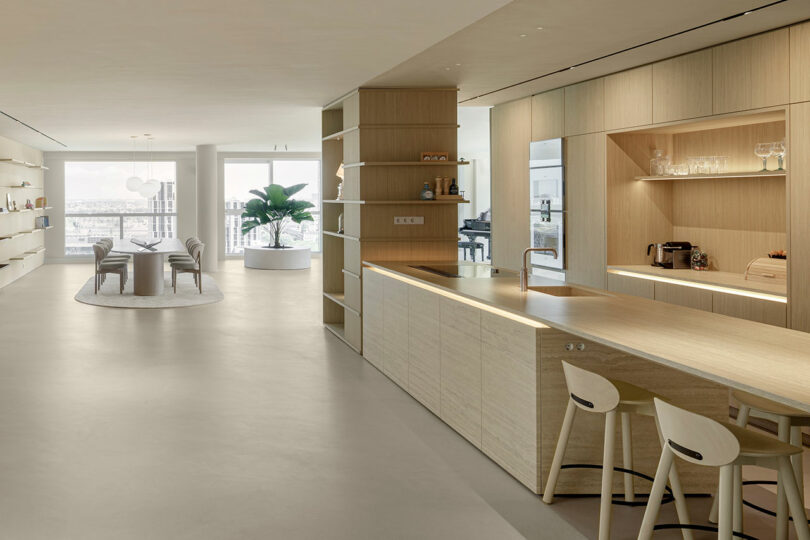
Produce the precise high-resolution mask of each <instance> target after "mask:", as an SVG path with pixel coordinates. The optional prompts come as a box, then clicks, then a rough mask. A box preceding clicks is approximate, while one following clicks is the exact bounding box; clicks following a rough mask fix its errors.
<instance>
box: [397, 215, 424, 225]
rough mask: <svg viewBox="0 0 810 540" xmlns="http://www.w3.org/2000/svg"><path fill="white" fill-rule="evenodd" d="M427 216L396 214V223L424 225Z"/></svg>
mask: <svg viewBox="0 0 810 540" xmlns="http://www.w3.org/2000/svg"><path fill="white" fill-rule="evenodd" d="M424 224H425V216H394V225H424Z"/></svg>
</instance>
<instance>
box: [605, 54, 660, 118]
mask: <svg viewBox="0 0 810 540" xmlns="http://www.w3.org/2000/svg"><path fill="white" fill-rule="evenodd" d="M652 104H653V97H652V66H651V65H647V66H641V67H639V68H636V69H630V70H627V71H622V72H621V73H614V74H613V75H608V76H607V77H605V129H606V130H611V129H621V128H626V127H633V126H643V125H646V124H652V121H653V119H652V106H653V105H652Z"/></svg>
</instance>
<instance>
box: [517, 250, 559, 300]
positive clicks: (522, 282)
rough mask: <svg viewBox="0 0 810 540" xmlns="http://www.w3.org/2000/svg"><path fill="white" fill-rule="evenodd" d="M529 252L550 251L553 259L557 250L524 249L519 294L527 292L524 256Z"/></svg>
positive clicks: (527, 281)
mask: <svg viewBox="0 0 810 540" xmlns="http://www.w3.org/2000/svg"><path fill="white" fill-rule="evenodd" d="M531 251H550V252H551V253H553V254H554V258H555V259H556V258H557V250H556V249H554V248H531V247H530V248H526V249H525V250H524V251H523V268H521V269H520V292H526V291H527V290H529V270H528V268H527V266H526V264H527V263H526V255H528V254H529V252H531Z"/></svg>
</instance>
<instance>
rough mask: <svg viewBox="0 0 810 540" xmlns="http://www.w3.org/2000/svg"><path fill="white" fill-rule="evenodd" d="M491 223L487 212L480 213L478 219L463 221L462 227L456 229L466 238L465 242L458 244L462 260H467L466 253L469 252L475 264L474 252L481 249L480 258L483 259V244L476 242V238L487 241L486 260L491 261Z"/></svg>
mask: <svg viewBox="0 0 810 540" xmlns="http://www.w3.org/2000/svg"><path fill="white" fill-rule="evenodd" d="M491 230H492V222H491V221H490V217H489V210H487V211H486V212H482V213H481V215H480V216H478V218H475V219H465V220H464V226H463V227H460V228H459V229H458V233H459V234H460V235H462V236H464V237H466V241H461V242H459V243H458V247H459V248H460V249H463V250H464V259H465V260H466V259H467V251H468V250H469V251H470V254H471V256H472V260H473V262H475V250H476V249H481V258H482V259H483V257H484V251H483V244H481V243H480V242H478V238H486V239H487V253H486V258H487V260H491V259H492V237H491ZM482 262H483V261H482Z"/></svg>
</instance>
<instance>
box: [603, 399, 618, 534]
mask: <svg viewBox="0 0 810 540" xmlns="http://www.w3.org/2000/svg"><path fill="white" fill-rule="evenodd" d="M615 448H616V411H615V410H613V411H609V412H608V413H607V414H605V449H604V453H603V455H602V494H601V500H600V505H599V540H608V539H609V538H610V513H611V510H612V509H613V508H612V506H613V453H614V450H615Z"/></svg>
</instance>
